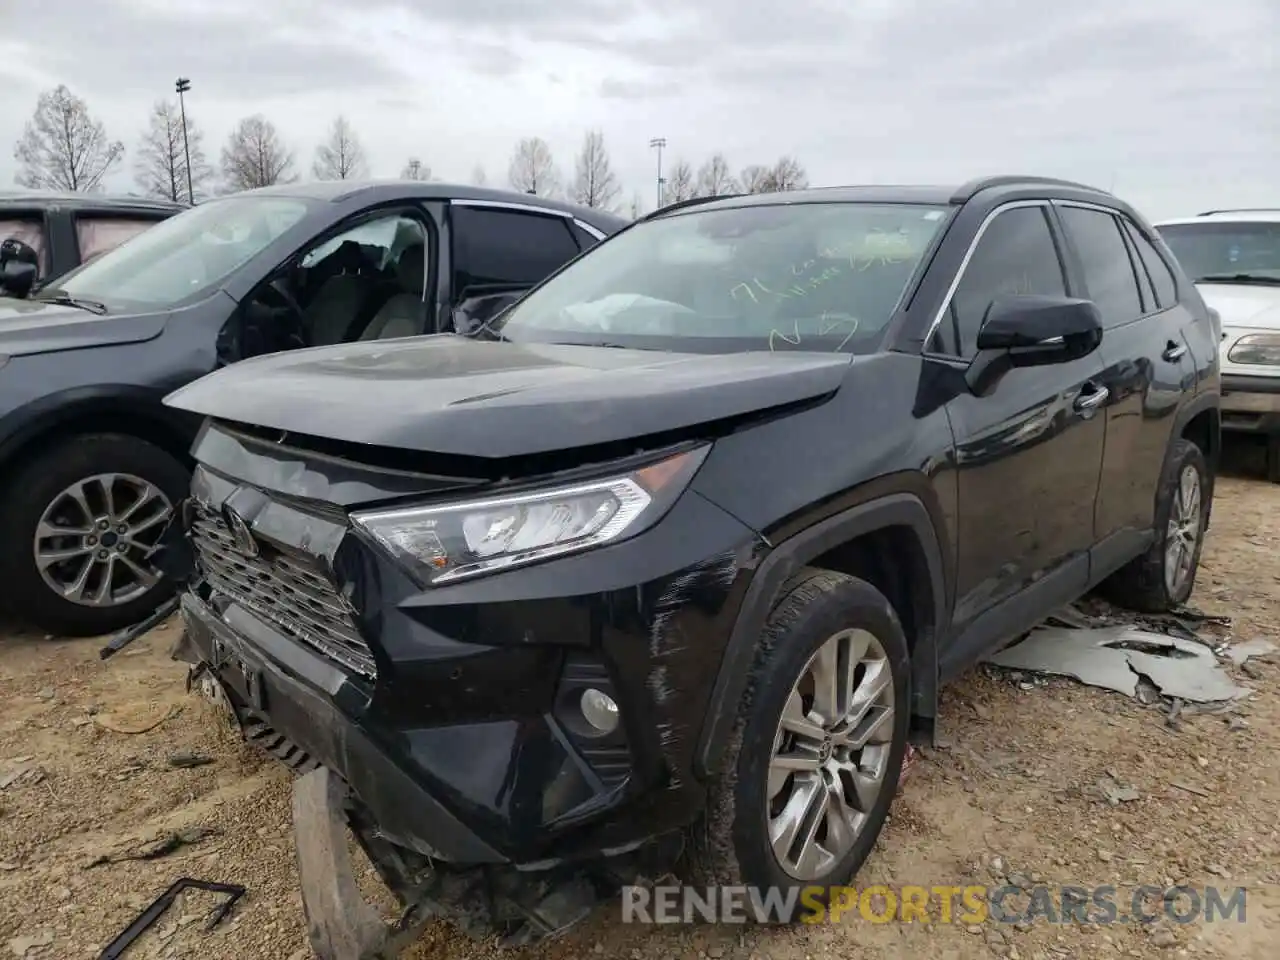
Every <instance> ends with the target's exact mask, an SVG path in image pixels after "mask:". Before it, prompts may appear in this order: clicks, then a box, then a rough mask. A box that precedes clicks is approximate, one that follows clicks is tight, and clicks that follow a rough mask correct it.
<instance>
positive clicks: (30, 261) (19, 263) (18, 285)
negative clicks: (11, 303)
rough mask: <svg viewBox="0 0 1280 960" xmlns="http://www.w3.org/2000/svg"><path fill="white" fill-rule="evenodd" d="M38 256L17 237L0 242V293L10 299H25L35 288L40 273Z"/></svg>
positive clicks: (28, 245) (32, 248)
mask: <svg viewBox="0 0 1280 960" xmlns="http://www.w3.org/2000/svg"><path fill="white" fill-rule="evenodd" d="M39 263H40V255H39V254H38V253H36V251H35V248H34V247H32V246H31V245H30V244H28V243H23V242H22V241H21V240H19V239H18V238H17V237H9V238H8V239H7V240H4V241H3V242H0V292H2V293H4V294H5V295H7V296H10V297H25V296H26V295H27V294H29V293H30V292H31V288H32V287H34V286H35V283H36V275H37V274H38V273H39V272H40V268H39Z"/></svg>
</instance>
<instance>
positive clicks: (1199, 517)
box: [1099, 438, 1213, 613]
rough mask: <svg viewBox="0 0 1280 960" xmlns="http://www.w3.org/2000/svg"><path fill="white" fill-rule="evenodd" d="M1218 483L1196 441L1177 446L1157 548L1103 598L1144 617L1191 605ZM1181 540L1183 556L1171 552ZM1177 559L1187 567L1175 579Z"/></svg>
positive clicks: (1123, 572) (1159, 511)
mask: <svg viewBox="0 0 1280 960" xmlns="http://www.w3.org/2000/svg"><path fill="white" fill-rule="evenodd" d="M1212 482H1213V478H1212V477H1210V476H1209V467H1208V465H1207V464H1206V462H1205V459H1204V454H1203V453H1202V452H1201V451H1200V448H1199V447H1197V446H1196V445H1195V444H1194V443H1192V442H1191V441H1190V440H1184V439H1181V438H1179V439H1177V440H1174V441H1173V445H1172V447H1171V448H1170V450H1169V456H1168V458H1167V459H1166V461H1165V466H1164V475H1163V476H1162V477H1161V478H1160V488H1159V490H1158V491H1157V493H1156V522H1155V533H1156V538H1155V542H1153V543H1152V544H1151V546H1150V548H1148V550H1147V552H1146V553H1144V554H1143V555H1142V556H1140V557H1137V558H1135V559H1133V560H1131V561H1130V562H1129V563H1128V564H1126V565H1125V566H1123V567H1121V568H1120V569H1119V570H1117V571H1116V572H1115V573H1113V574H1112V575H1111V576H1110V577H1109V578H1108V579H1107V580H1105V581H1104V582H1103V583H1102V585H1101V587H1100V588H1099V593H1101V594H1102V595H1103V596H1104V597H1106V599H1108V600H1110V601H1111V602H1112V603H1115V604H1117V605H1118V606H1121V607H1126V608H1128V609H1130V610H1136V611H1138V612H1140V613H1165V612H1167V611H1169V610H1172V609H1173V608H1175V607H1177V606H1178V605H1179V604H1182V603H1186V601H1187V598H1188V597H1190V596H1191V590H1192V588H1193V587H1194V586H1195V582H1196V571H1197V570H1198V569H1199V567H1200V553H1201V551H1202V550H1203V549H1204V534H1205V526H1206V522H1207V520H1208V518H1209V504H1210V499H1209V493H1210V492H1211V490H1212ZM1189 487H1193V488H1194V496H1195V498H1196V500H1195V503H1194V504H1188V503H1187V502H1186V501H1187V498H1188V497H1189V496H1190V493H1189V491H1188V488H1189ZM1189 507H1190V508H1191V515H1189V516H1188V514H1187V511H1188V508H1189ZM1175 538H1180V539H1181V541H1182V546H1183V549H1182V550H1181V551H1179V550H1178V549H1176V548H1174V549H1172V550H1171V549H1170V548H1171V546H1172V545H1173V542H1174V540H1175ZM1175 558H1176V559H1177V560H1178V561H1179V562H1181V563H1182V567H1181V572H1180V575H1179V576H1177V577H1171V576H1169V575H1168V571H1169V568H1170V565H1171V564H1172V563H1174V562H1175ZM1171 581H1172V582H1171Z"/></svg>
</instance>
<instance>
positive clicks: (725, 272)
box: [490, 202, 948, 353]
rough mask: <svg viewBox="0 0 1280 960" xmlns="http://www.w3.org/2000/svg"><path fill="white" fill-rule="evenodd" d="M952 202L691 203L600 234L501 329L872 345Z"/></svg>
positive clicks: (529, 334)
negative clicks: (712, 206)
mask: <svg viewBox="0 0 1280 960" xmlns="http://www.w3.org/2000/svg"><path fill="white" fill-rule="evenodd" d="M947 210H948V208H947V207H943V206H924V205H916V204H871V203H834V202H833V203H778V204H770V205H764V206H748V207H734V208H731V209H724V210H698V209H692V210H689V211H688V212H685V213H677V214H673V215H670V216H667V217H662V218H660V219H657V220H652V221H648V222H646V223H640V224H637V225H636V226H634V227H631V228H630V229H628V230H625V231H623V232H622V233H620V234H618V235H617V236H616V237H614V238H612V239H610V240H608V241H606V242H604V243H601V244H600V245H599V246H598V247H596V248H594V249H593V250H592V251H590V252H589V253H587V254H586V255H584V256H583V257H581V258H580V259H578V260H577V261H575V262H574V263H572V264H571V265H570V266H568V267H566V268H565V269H564V271H562V272H561V273H560V274H558V275H557V276H555V277H553V278H552V279H551V280H549V281H547V283H545V284H544V285H543V286H542V287H540V288H538V289H537V290H535V291H533V292H532V293H531V294H529V295H528V296H527V297H526V298H525V299H524V300H522V301H520V302H519V303H517V304H516V305H515V306H514V307H512V308H511V309H510V310H508V311H507V312H506V313H505V314H503V315H502V316H501V317H500V318H499V319H498V320H497V321H495V322H494V323H493V324H491V325H490V326H491V327H492V328H493V329H495V330H496V331H497V332H498V333H499V334H500V335H501V336H503V337H505V338H507V339H510V340H515V341H535V342H544V343H547V342H550V343H577V344H597V345H609V346H622V347H639V348H645V349H651V350H673V351H689V352H733V351H745V350H818V351H832V350H842V351H845V352H849V353H859V352H870V351H872V350H874V349H876V347H877V346H878V344H879V340H880V334H881V333H882V332H883V330H884V327H885V326H886V324H887V323H888V322H889V319H890V317H891V316H892V315H893V312H894V310H895V308H896V307H897V305H898V301H899V300H900V299H901V297H902V294H903V291H904V290H905V289H906V286H907V283H908V281H909V280H910V278H911V275H912V273H913V272H914V271H915V268H916V266H917V264H919V262H920V259H921V257H922V256H923V255H924V253H925V251H926V250H927V249H928V248H929V245H930V243H931V242H932V240H933V237H934V236H935V234H937V233H938V231H939V229H940V228H941V226H942V225H943V223H945V222H946V216H947Z"/></svg>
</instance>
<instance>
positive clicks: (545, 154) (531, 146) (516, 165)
mask: <svg viewBox="0 0 1280 960" xmlns="http://www.w3.org/2000/svg"><path fill="white" fill-rule="evenodd" d="M507 179H508V180H510V182H511V186H512V187H514V188H515V189H516V190H519V191H521V192H522V193H532V194H536V195H537V196H539V197H551V196H554V195H555V194H557V193H559V192H560V171H559V170H558V169H557V168H556V161H555V157H553V156H552V155H551V147H549V146H548V145H547V141H545V140H543V139H542V138H541V137H529V138H527V139H524V140H521V141H520V142H519V143H518V144H516V150H515V153H514V154H512V156H511V166H510V168H509V169H508V170H507Z"/></svg>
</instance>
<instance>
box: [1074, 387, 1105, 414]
mask: <svg viewBox="0 0 1280 960" xmlns="http://www.w3.org/2000/svg"><path fill="white" fill-rule="evenodd" d="M1087 386H1089V387H1091V388H1092V390H1091V392H1090V393H1081V394H1080V395H1079V396H1078V397H1076V402H1075V408H1076V409H1077V410H1096V409H1097V408H1098V407H1100V406H1102V405H1103V404H1104V403H1106V401H1107V397H1109V396H1111V391H1110V390H1108V389H1107V388H1106V387H1100V386H1098V385H1097V384H1088V385H1087Z"/></svg>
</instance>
